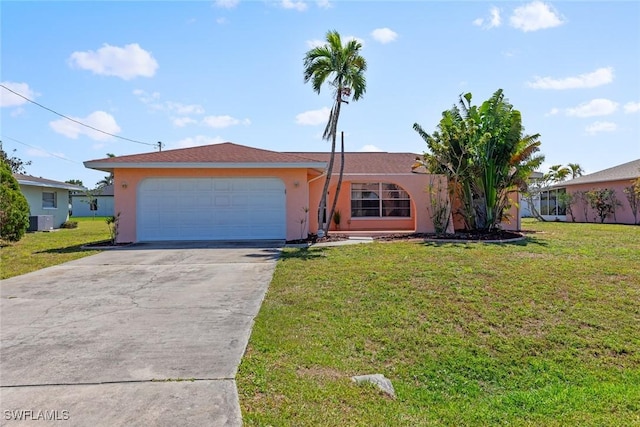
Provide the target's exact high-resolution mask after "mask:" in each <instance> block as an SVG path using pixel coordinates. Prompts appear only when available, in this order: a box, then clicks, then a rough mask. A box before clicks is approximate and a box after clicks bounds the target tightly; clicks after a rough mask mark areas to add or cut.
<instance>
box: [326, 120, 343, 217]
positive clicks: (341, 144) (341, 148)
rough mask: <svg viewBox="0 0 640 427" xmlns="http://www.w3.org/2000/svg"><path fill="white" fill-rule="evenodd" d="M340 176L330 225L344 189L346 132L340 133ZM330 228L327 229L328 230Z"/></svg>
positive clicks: (330, 214)
mask: <svg viewBox="0 0 640 427" xmlns="http://www.w3.org/2000/svg"><path fill="white" fill-rule="evenodd" d="M340 140H341V143H340V175H339V176H338V185H337V186H336V194H335V195H334V196H333V204H332V205H331V211H329V224H331V220H332V219H333V213H334V212H335V210H336V205H337V204H338V196H339V195H340V188H341V187H342V175H343V173H344V132H341V133H340ZM328 228H329V227H327V229H328Z"/></svg>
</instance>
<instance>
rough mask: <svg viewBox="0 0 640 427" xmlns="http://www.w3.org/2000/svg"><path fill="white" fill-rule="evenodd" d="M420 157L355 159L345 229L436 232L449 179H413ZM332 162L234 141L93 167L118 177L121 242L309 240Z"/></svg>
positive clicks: (347, 173) (344, 198)
mask: <svg viewBox="0 0 640 427" xmlns="http://www.w3.org/2000/svg"><path fill="white" fill-rule="evenodd" d="M416 156H417V155H416V154H414V153H377V152H376V153H346V154H345V168H344V178H343V184H342V189H341V192H340V198H339V201H338V205H337V209H339V210H340V212H341V221H340V226H339V227H340V230H341V231H376V230H393V231H404V232H424V233H426V232H433V231H434V225H433V221H432V219H431V212H430V198H429V195H428V192H427V191H426V190H427V188H428V186H429V185H434V184H440V185H446V179H445V178H444V177H443V176H440V175H432V174H427V173H419V172H414V171H412V168H411V166H412V165H413V164H414V163H415V159H416ZM339 157H340V156H339V155H337V156H336V160H337V161H336V165H335V166H334V176H335V178H336V179H335V180H333V177H332V185H331V187H330V189H329V200H333V198H332V196H331V195H332V194H333V193H334V192H335V186H336V183H337V175H338V172H339V168H340V163H339ZM328 160H329V154H328V153H308V152H297V153H291V152H288V153H284V152H275V151H268V150H262V149H257V148H252V147H247V146H243V145H238V144H234V143H230V142H227V143H223V144H214V145H207V146H200V147H193V148H184V149H177V150H167V151H162V152H152V153H145V154H134V155H128V156H120V157H113V158H105V159H99V160H91V161H87V162H85V163H84V164H85V166H86V167H88V168H91V169H97V170H102V171H106V172H113V173H114V195H115V202H114V203H115V207H114V211H115V213H116V214H118V213H119V214H120V216H119V234H118V241H119V242H121V243H122V242H138V241H159V240H236V239H238V240H244V239H286V240H295V239H300V238H301V237H306V236H307V233H308V232H313V233H315V232H317V230H318V228H319V227H318V219H317V211H316V209H317V206H318V202H319V200H320V195H321V192H322V188H323V184H324V179H325V175H324V174H325V170H326V167H327V162H328ZM443 194H445V197H446V191H445V192H444V193H443ZM515 217H516V218H517V214H516V216H515ZM451 223H453V221H452V222H451ZM517 226H518V225H516V227H517ZM516 227H511V228H516ZM332 229H336V226H335V224H333V223H332ZM448 231H453V226H451V227H450V229H449V230H448Z"/></svg>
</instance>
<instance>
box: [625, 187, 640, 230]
mask: <svg viewBox="0 0 640 427" xmlns="http://www.w3.org/2000/svg"><path fill="white" fill-rule="evenodd" d="M623 191H624V194H625V196H626V197H627V201H628V202H629V207H630V208H631V213H633V223H634V224H637V223H638V212H640V178H638V179H636V180H635V181H633V183H632V184H631V185H630V186H628V187H625V188H624V190H623Z"/></svg>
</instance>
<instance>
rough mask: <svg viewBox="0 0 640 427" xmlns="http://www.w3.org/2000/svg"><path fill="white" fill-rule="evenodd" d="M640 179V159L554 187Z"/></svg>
mask: <svg viewBox="0 0 640 427" xmlns="http://www.w3.org/2000/svg"><path fill="white" fill-rule="evenodd" d="M636 178H640V159H637V160H632V161H630V162H628V163H623V164H621V165H618V166H613V167H610V168H608V169H604V170H601V171H599V172H594V173H590V174H589V175H583V176H580V177H578V178H576V179H572V180H570V181H565V182H560V183H558V184H555V185H554V186H553V187H566V186H569V185H578V184H592V183H596V182H609V181H622V180H625V179H629V180H632V179H636Z"/></svg>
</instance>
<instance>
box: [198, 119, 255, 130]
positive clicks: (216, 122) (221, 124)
mask: <svg viewBox="0 0 640 427" xmlns="http://www.w3.org/2000/svg"><path fill="white" fill-rule="evenodd" d="M202 124H203V125H205V126H209V127H212V128H214V129H222V128H226V127H229V126H235V125H240V124H243V125H245V126H246V125H250V124H251V121H250V120H249V119H244V120H240V119H236V118H234V117H231V116H207V117H205V118H203V119H202Z"/></svg>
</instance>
